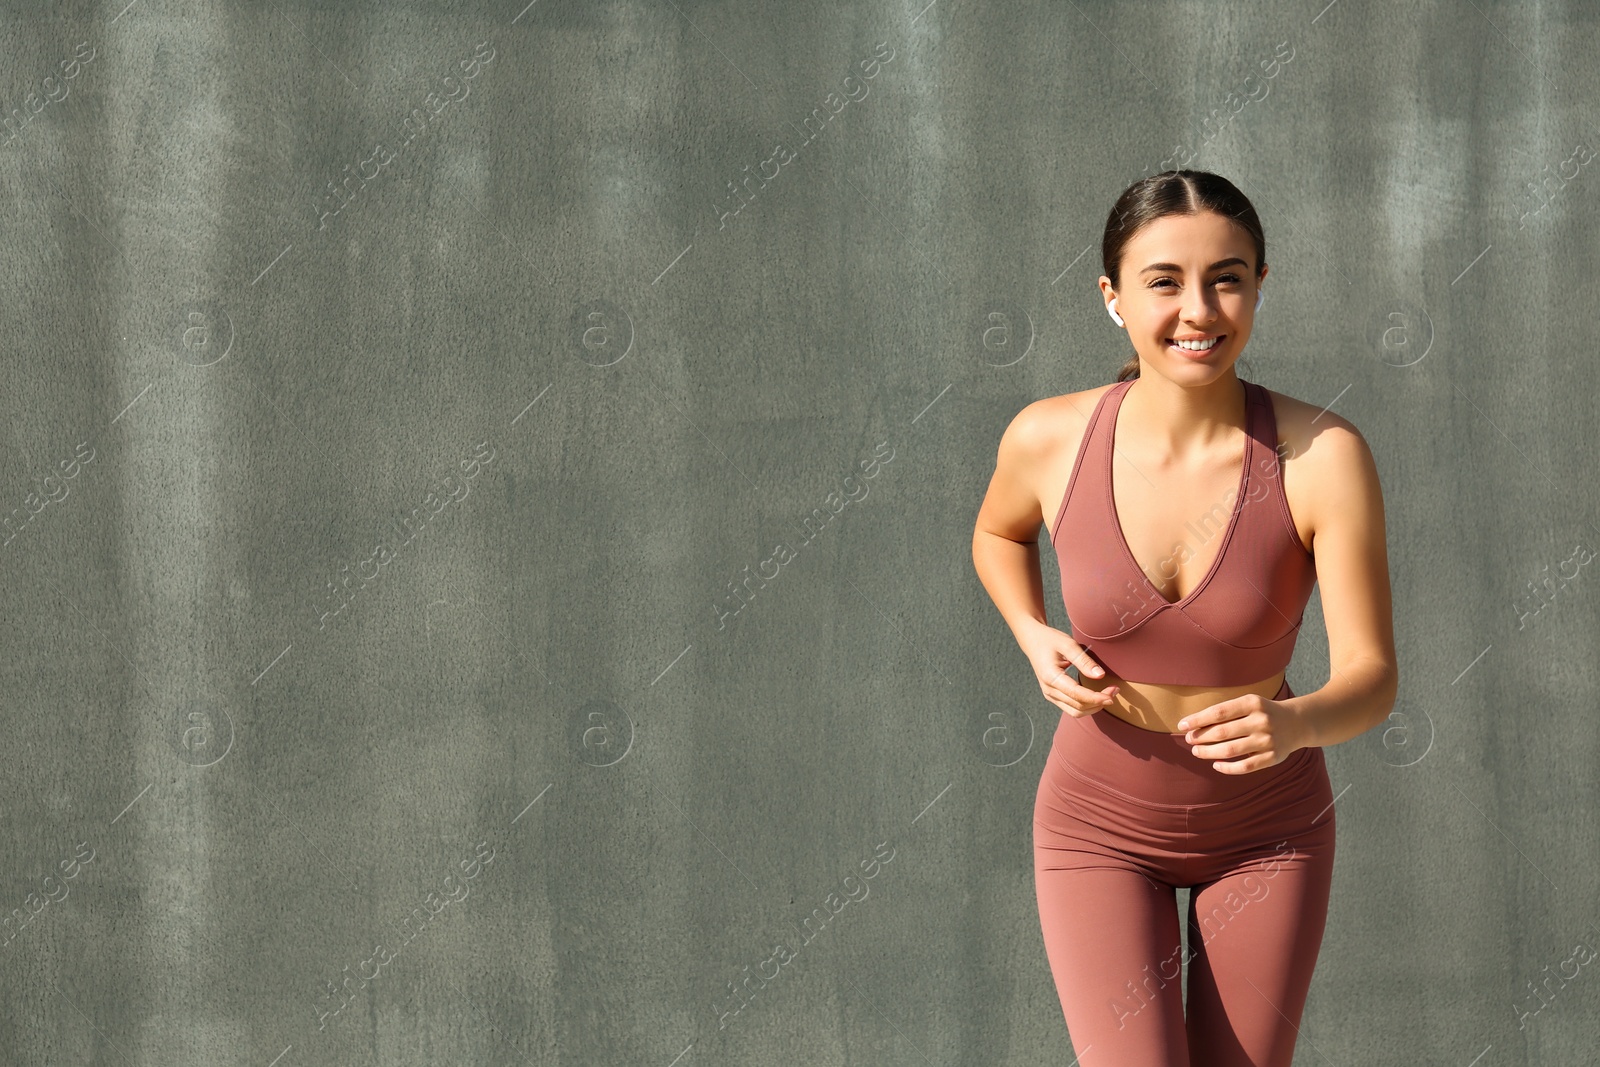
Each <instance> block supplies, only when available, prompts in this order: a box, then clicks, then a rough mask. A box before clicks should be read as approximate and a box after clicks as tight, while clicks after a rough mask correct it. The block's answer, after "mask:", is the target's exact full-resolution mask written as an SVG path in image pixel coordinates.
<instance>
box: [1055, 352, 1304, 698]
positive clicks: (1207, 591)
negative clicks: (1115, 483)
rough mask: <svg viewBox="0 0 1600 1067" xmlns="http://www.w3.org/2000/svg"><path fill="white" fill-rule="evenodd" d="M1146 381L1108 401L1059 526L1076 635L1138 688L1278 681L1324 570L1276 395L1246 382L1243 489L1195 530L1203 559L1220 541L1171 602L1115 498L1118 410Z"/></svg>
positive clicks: (1196, 549)
mask: <svg viewBox="0 0 1600 1067" xmlns="http://www.w3.org/2000/svg"><path fill="white" fill-rule="evenodd" d="M1136 380H1137V379H1131V378H1130V379H1128V380H1126V381H1122V382H1118V383H1117V384H1116V385H1114V386H1112V387H1111V388H1110V389H1107V390H1106V391H1105V392H1104V393H1103V394H1101V397H1100V401H1099V403H1097V404H1096V405H1095V409H1094V414H1093V415H1091V416H1090V418H1089V426H1088V428H1087V429H1086V430H1085V431H1084V435H1083V443H1082V444H1081V445H1080V446H1079V448H1078V455H1077V458H1076V459H1075V460H1074V461H1073V466H1072V478H1071V480H1070V481H1068V482H1067V495H1066V497H1065V498H1064V499H1063V500H1062V501H1061V510H1060V512H1059V513H1058V514H1057V515H1056V521H1055V524H1054V525H1053V526H1052V527H1051V529H1050V541H1051V544H1052V545H1054V546H1055V550H1056V559H1057V561H1058V562H1059V564H1060V567H1061V599H1062V603H1063V604H1065V606H1066V609H1067V618H1068V620H1069V622H1070V624H1071V632H1072V635H1073V638H1074V639H1075V640H1076V641H1077V642H1078V643H1079V644H1081V645H1083V646H1084V648H1086V649H1087V650H1088V651H1089V653H1090V655H1092V656H1093V657H1094V658H1095V660H1096V661H1097V662H1099V663H1101V664H1103V665H1104V666H1105V668H1106V670H1107V671H1109V672H1111V673H1114V674H1116V675H1117V676H1118V677H1121V678H1126V679H1127V680H1129V681H1133V682H1148V683H1151V684H1155V685H1198V686H1218V687H1221V686H1235V685H1248V684H1250V683H1252V682H1259V681H1264V680H1266V679H1268V678H1271V677H1274V676H1276V675H1277V674H1278V672H1279V671H1282V670H1284V669H1285V668H1287V667H1288V665H1289V659H1290V657H1291V656H1293V654H1294V645H1295V639H1296V638H1298V637H1299V636H1300V621H1301V619H1302V618H1303V617H1304V615H1305V609H1306V602H1307V601H1308V600H1310V598H1311V589H1312V587H1313V586H1314V585H1316V581H1317V571H1316V566H1315V564H1314V562H1313V559H1312V555H1311V553H1310V552H1308V551H1306V547H1305V545H1304V544H1303V543H1302V542H1301V541H1300V535H1299V533H1298V532H1297V531H1296V530H1295V526H1294V521H1293V519H1292V517H1291V516H1290V514H1289V502H1288V499H1287V498H1286V497H1285V496H1284V495H1283V478H1282V472H1281V470H1280V469H1279V465H1278V453H1277V443H1278V424H1277V418H1276V417H1275V415H1274V414H1273V410H1272V398H1271V396H1270V395H1269V394H1268V393H1267V391H1266V390H1265V389H1264V388H1262V387H1261V386H1259V385H1256V384H1255V383H1254V382H1247V381H1244V379H1242V378H1241V379H1240V381H1241V382H1242V383H1243V385H1244V390H1245V415H1246V433H1247V440H1246V443H1245V458H1244V464H1243V469H1242V470H1241V471H1240V472H1239V485H1238V488H1237V491H1236V492H1235V494H1234V496H1233V498H1232V499H1231V500H1221V501H1218V502H1217V504H1216V506H1214V507H1213V508H1212V509H1211V511H1210V512H1209V513H1208V514H1207V515H1205V516H1202V517H1200V518H1199V519H1198V520H1196V521H1191V522H1190V523H1189V524H1188V525H1187V526H1186V527H1185V529H1186V530H1187V531H1188V533H1189V534H1191V535H1193V540H1192V541H1191V540H1190V539H1189V538H1187V537H1186V539H1185V547H1186V548H1189V549H1190V551H1191V552H1193V554H1195V555H1200V554H1201V553H1203V552H1205V551H1206V550H1207V549H1209V548H1210V547H1211V544H1212V542H1214V541H1215V540H1216V539H1217V538H1218V537H1220V538H1221V544H1220V546H1219V547H1218V548H1217V549H1216V558H1215V560H1214V561H1213V562H1212V564H1211V569H1210V571H1208V572H1207V573H1206V575H1205V577H1203V578H1201V579H1200V582H1199V584H1197V585H1196V586H1195V587H1194V589H1193V590H1192V591H1191V592H1190V593H1189V595H1188V596H1186V597H1184V598H1183V599H1181V600H1177V601H1169V600H1167V599H1166V598H1165V597H1164V596H1162V595H1161V594H1160V593H1159V592H1158V591H1157V590H1156V587H1155V586H1154V585H1153V584H1152V583H1151V582H1150V579H1149V578H1148V577H1146V575H1145V573H1144V572H1143V571H1142V570H1140V568H1139V564H1138V561H1137V560H1135V559H1134V558H1133V552H1132V550H1130V549H1129V548H1128V543H1127V540H1126V539H1125V538H1124V537H1123V534H1122V526H1121V523H1120V522H1119V521H1118V519H1117V513H1116V504H1115V503H1114V502H1113V499H1112V496H1111V456H1112V438H1113V434H1114V432H1115V429H1116V424H1117V411H1118V409H1119V408H1120V407H1121V406H1122V398H1123V396H1124V395H1125V394H1126V393H1127V391H1128V389H1129V387H1130V386H1132V385H1133V383H1134V381H1136ZM1224 523H1225V524H1226V525H1224ZM1062 531H1065V532H1066V536H1065V539H1064V540H1063V538H1062ZM1185 558H1187V557H1185Z"/></svg>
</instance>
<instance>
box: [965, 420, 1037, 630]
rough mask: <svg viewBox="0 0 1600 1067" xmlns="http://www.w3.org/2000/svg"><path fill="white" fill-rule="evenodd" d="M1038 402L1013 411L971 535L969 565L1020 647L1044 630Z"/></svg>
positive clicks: (1001, 439)
mask: <svg viewBox="0 0 1600 1067" xmlns="http://www.w3.org/2000/svg"><path fill="white" fill-rule="evenodd" d="M1039 415H1040V413H1039V411H1038V404H1036V403H1035V404H1030V405H1028V406H1027V407H1025V408H1023V409H1022V411H1020V412H1018V413H1017V416H1016V418H1014V419H1012V420H1011V425H1010V426H1007V427H1006V431H1005V433H1004V434H1002V435H1001V437H1000V448H999V452H998V453H997V455H996V457H995V465H994V474H993V476H992V477H990V479H989V491H988V493H987V494H985V495H984V498H983V504H982V506H980V507H979V508H978V519H977V524H976V526H975V527H974V529H973V531H972V565H973V567H974V568H975V569H976V570H977V572H978V580H979V581H980V582H982V583H983V587H984V589H986V590H987V591H988V593H989V598H990V599H991V600H993V601H994V606H995V607H997V608H999V609H1000V615H1001V617H1002V618H1004V619H1005V621H1006V625H1008V626H1010V627H1011V633H1012V635H1013V636H1014V637H1016V639H1017V643H1018V644H1019V645H1021V644H1023V643H1024V642H1025V640H1026V639H1027V638H1028V637H1029V636H1031V635H1032V633H1033V632H1035V631H1036V630H1037V628H1038V627H1040V626H1048V625H1049V621H1048V619H1047V618H1046V616H1045V610H1044V585H1043V582H1042V580H1041V579H1040V577H1039V526H1040V523H1042V522H1043V521H1044V520H1043V518H1042V517H1041V512H1040V509H1039V495H1038V492H1037V490H1036V489H1035V488H1034V487H1035V485H1036V484H1037V483H1036V479H1037V477H1038V475H1039V472H1040V467H1041V465H1042V463H1043V461H1044V460H1045V458H1046V457H1047V455H1048V453H1049V450H1050V441H1049V433H1048V431H1047V430H1046V422H1045V420H1044V419H1042V418H1040V417H1039Z"/></svg>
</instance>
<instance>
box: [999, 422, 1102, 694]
mask: <svg viewBox="0 0 1600 1067" xmlns="http://www.w3.org/2000/svg"><path fill="white" fill-rule="evenodd" d="M1044 404H1045V402H1044V401H1035V402H1034V403H1032V404H1029V405H1028V406H1027V407H1025V408H1023V409H1022V410H1021V411H1020V412H1018V413H1017V416H1016V418H1014V419H1012V420H1011V425H1010V426H1008V427H1006V431H1005V433H1004V434H1003V435H1001V438H1000V448H999V451H998V453H997V455H996V457H995V466H994V475H993V476H992V477H991V478H990V479H989V491H988V493H987V494H985V496H984V498H983V504H982V506H981V507H979V509H978V518H977V523H976V526H975V527H974V529H973V531H972V565H973V567H974V568H975V569H976V570H977V572H978V580H979V581H980V582H982V583H983V587H984V589H985V590H987V591H988V593H989V598H990V599H991V600H993V601H994V606H995V607H996V608H998V609H999V610H1000V615H1001V617H1002V618H1004V619H1005V621H1006V625H1007V626H1009V627H1011V634H1012V636H1013V637H1015V638H1016V640H1017V645H1018V646H1019V647H1020V648H1021V649H1022V651H1023V652H1024V653H1025V654H1026V655H1027V656H1028V658H1029V659H1030V660H1034V659H1036V658H1037V659H1039V661H1040V662H1041V663H1042V662H1044V660H1045V659H1046V658H1049V657H1050V656H1051V655H1052V654H1060V655H1062V656H1063V657H1064V658H1065V659H1066V660H1069V661H1070V662H1071V663H1072V664H1073V665H1075V666H1076V667H1077V668H1078V669H1079V670H1080V671H1083V672H1085V673H1087V674H1089V675H1090V676H1092V677H1102V676H1104V673H1105V672H1104V671H1103V670H1102V669H1101V668H1100V666H1099V665H1098V664H1096V663H1095V662H1094V660H1093V659H1092V658H1090V656H1089V655H1088V654H1087V653H1085V652H1084V651H1083V650H1082V648H1081V647H1079V646H1078V645H1077V644H1076V643H1075V642H1073V641H1072V640H1071V638H1070V636H1068V635H1064V634H1063V633H1062V632H1061V631H1060V630H1058V629H1056V628H1054V627H1052V626H1051V625H1050V624H1049V621H1048V619H1047V618H1046V616H1045V608H1044V586H1043V582H1042V580H1041V578H1040V575H1039V527H1040V525H1041V524H1042V523H1043V521H1044V519H1043V516H1042V513H1041V510H1040V505H1039V491H1038V485H1039V482H1040V480H1041V476H1042V475H1043V474H1044V472H1045V471H1046V470H1047V468H1048V467H1049V465H1050V464H1051V462H1052V461H1054V460H1055V459H1056V458H1058V454H1059V450H1060V448H1061V446H1062V441H1061V439H1060V438H1061V435H1062V434H1063V433H1064V431H1062V430H1060V429H1057V426H1058V425H1059V423H1060V421H1061V419H1060V416H1059V415H1058V414H1052V412H1051V411H1049V410H1047V409H1046V408H1045V407H1044ZM1035 670H1036V671H1040V670H1041V668H1040V667H1039V664H1038V663H1036V664H1035ZM1054 673H1055V671H1054V670H1053V669H1052V670H1050V671H1046V672H1045V673H1044V674H1041V679H1040V681H1041V684H1043V685H1046V686H1047V688H1046V692H1045V695H1046V696H1048V697H1051V698H1052V699H1056V697H1057V695H1060V696H1065V695H1067V694H1068V693H1070V694H1071V695H1072V697H1073V698H1074V700H1075V702H1076V703H1077V704H1082V703H1085V702H1092V703H1093V704H1095V705H1096V706H1099V705H1102V704H1104V703H1106V702H1108V700H1107V699H1103V698H1102V696H1101V694H1100V693H1099V692H1097V691H1094V690H1083V689H1081V688H1080V687H1079V686H1078V685H1077V683H1075V682H1073V681H1072V680H1071V679H1069V678H1067V677H1066V676H1065V675H1064V674H1063V675H1062V676H1061V677H1060V678H1054V677H1053V675H1054ZM1046 674H1048V675H1050V676H1051V677H1049V678H1047V677H1045V675H1046ZM1057 702H1058V703H1059V704H1061V706H1062V707H1066V706H1067V704H1066V703H1064V702H1062V701H1059V700H1058V701H1057Z"/></svg>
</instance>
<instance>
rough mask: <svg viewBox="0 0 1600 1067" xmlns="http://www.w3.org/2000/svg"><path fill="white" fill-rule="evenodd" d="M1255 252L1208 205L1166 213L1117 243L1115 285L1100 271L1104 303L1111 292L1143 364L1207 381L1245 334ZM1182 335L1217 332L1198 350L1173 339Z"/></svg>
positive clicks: (1204, 336)
mask: <svg viewBox="0 0 1600 1067" xmlns="http://www.w3.org/2000/svg"><path fill="white" fill-rule="evenodd" d="M1255 259H1256V250H1255V242H1254V241H1252V240H1251V239H1250V237H1249V235H1248V234H1246V233H1245V231H1244V230H1243V229H1242V228H1241V227H1239V226H1237V225H1235V224H1234V223H1233V222H1232V221H1230V220H1229V219H1227V218H1224V217H1223V216H1221V215H1218V214H1216V213H1215V212H1211V211H1205V212H1201V213H1200V214H1198V215H1168V216H1166V217H1164V218H1159V219H1157V220H1156V221H1154V222H1152V223H1150V224H1149V225H1147V226H1145V227H1144V228H1143V229H1141V230H1140V231H1139V232H1138V233H1137V234H1135V235H1134V236H1133V238H1132V239H1131V240H1129V242H1128V243H1127V245H1126V246H1124V249H1123V254H1122V265H1121V269H1120V271H1119V273H1120V274H1121V275H1122V284H1121V286H1119V287H1118V288H1116V289H1114V290H1113V289H1112V287H1111V279H1110V278H1108V277H1106V276H1104V275H1102V276H1101V278H1100V290H1101V292H1102V294H1103V295H1104V298H1105V300H1106V302H1107V303H1108V304H1109V303H1110V301H1111V299H1112V298H1113V297H1115V298H1116V301H1117V306H1116V312H1117V314H1118V315H1120V316H1122V320H1123V321H1124V322H1125V323H1126V324H1127V326H1126V329H1127V331H1128V337H1129V338H1130V339H1131V340H1132V341H1133V347H1134V350H1135V351H1137V352H1138V353H1139V356H1140V358H1141V359H1142V360H1143V361H1144V365H1145V366H1146V367H1147V368H1149V369H1150V370H1153V371H1155V372H1157V373H1159V374H1161V375H1162V376H1164V377H1167V378H1172V379H1173V380H1175V381H1180V382H1182V381H1188V382H1195V381H1197V380H1207V381H1209V380H1213V379H1215V378H1216V377H1217V376H1218V374H1219V372H1221V371H1224V370H1227V369H1228V368H1229V367H1231V366H1232V365H1233V361H1234V360H1235V359H1237V358H1238V357H1239V354H1240V352H1242V351H1243V350H1244V343H1245V341H1247V340H1248V339H1249V337H1250V328H1251V327H1252V326H1253V325H1254V323H1255V302H1256V291H1257V289H1258V287H1259V286H1260V279H1258V278H1256V277H1255V276H1254V275H1253V274H1252V273H1251V265H1252V264H1253V263H1254V262H1255ZM1265 277H1266V271H1265V270H1263V271H1262V272H1261V278H1265ZM1188 338H1199V339H1201V340H1202V342H1203V341H1207V340H1211V339H1216V340H1215V343H1213V344H1212V345H1211V347H1210V348H1209V349H1207V350H1205V351H1187V350H1185V349H1182V348H1180V347H1178V346H1176V345H1175V344H1174V343H1173V342H1174V340H1175V339H1188Z"/></svg>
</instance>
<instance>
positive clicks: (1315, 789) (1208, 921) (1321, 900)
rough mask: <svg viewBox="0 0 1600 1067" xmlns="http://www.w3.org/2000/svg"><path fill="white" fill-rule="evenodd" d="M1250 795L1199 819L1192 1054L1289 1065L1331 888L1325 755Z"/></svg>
mask: <svg viewBox="0 0 1600 1067" xmlns="http://www.w3.org/2000/svg"><path fill="white" fill-rule="evenodd" d="M1250 799H1251V803H1250V804H1248V805H1245V806H1244V807H1242V808H1240V809H1239V810H1236V811H1232V812H1227V811H1225V810H1219V811H1217V812H1215V813H1211V814H1209V815H1207V814H1205V813H1198V812H1191V813H1190V817H1191V826H1192V827H1196V828H1198V829H1199V830H1200V832H1199V833H1197V834H1196V839H1195V844H1196V848H1197V852H1199V853H1200V854H1201V855H1205V856H1207V857H1208V862H1207V863H1206V865H1205V866H1206V869H1205V870H1204V871H1203V872H1202V873H1201V875H1200V879H1201V880H1197V881H1196V882H1195V884H1194V886H1193V889H1192V891H1191V893H1190V897H1189V915H1188V919H1187V927H1188V929H1187V933H1188V945H1189V955H1190V963H1189V977H1188V988H1189V992H1188V1029H1189V1048H1190V1054H1191V1056H1192V1058H1193V1060H1194V1062H1195V1063H1207V1064H1215V1065H1217V1067H1235V1065H1238V1067H1288V1065H1289V1064H1290V1062H1291V1061H1292V1060H1293V1058H1294V1048H1295V1041H1296V1038H1297V1036H1298V1034H1299V1026H1300V1018H1301V1014H1302V1012H1303V1010H1304V1008H1305V1003H1306V999H1307V996H1308V993H1309V990H1310V987H1311V977H1312V972H1313V970H1314V969H1315V967H1316V962H1317V954H1318V952H1319V950H1320V948H1321V945H1322V936H1323V931H1324V927H1325V925H1326V921H1327V916H1328V903H1329V894H1330V888H1331V886H1332V882H1333V862H1334V839H1335V826H1334V818H1333V796H1332V790H1331V788H1330V786H1329V784H1328V776H1327V770H1326V767H1325V764H1324V762H1323V759H1322V753H1321V750H1320V749H1318V750H1315V753H1314V755H1313V756H1312V757H1311V758H1309V759H1307V760H1306V761H1305V765H1304V766H1303V767H1301V768H1298V769H1297V771H1296V773H1295V775H1294V776H1293V777H1292V778H1285V779H1283V780H1281V781H1279V782H1275V783H1274V785H1273V787H1272V788H1271V789H1270V790H1267V791H1265V792H1264V793H1263V794H1262V795H1260V796H1256V797H1252V798H1250ZM1208 823H1210V824H1211V825H1210V826H1209V828H1208V827H1207V824H1208Z"/></svg>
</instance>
